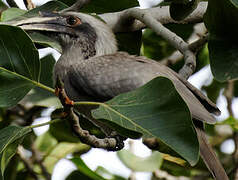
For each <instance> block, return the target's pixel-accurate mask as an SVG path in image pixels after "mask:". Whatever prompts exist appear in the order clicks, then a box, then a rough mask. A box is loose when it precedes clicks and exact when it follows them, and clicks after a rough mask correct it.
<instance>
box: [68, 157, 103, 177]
mask: <svg viewBox="0 0 238 180" xmlns="http://www.w3.org/2000/svg"><path fill="white" fill-rule="evenodd" d="M71 161H72V162H73V163H74V164H75V165H76V166H77V168H78V171H79V172H80V173H78V175H80V176H82V175H84V176H86V179H88V180H105V179H104V178H103V177H101V176H99V175H98V174H97V173H95V172H93V171H92V170H91V169H89V168H88V166H87V165H86V164H85V163H84V162H83V160H82V159H81V158H79V157H77V158H73V159H71Z"/></svg>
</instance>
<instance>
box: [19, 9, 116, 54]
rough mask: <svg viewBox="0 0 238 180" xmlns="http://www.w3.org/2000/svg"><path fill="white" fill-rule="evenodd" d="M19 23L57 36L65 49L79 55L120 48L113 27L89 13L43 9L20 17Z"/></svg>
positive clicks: (102, 52)
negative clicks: (37, 14)
mask: <svg viewBox="0 0 238 180" xmlns="http://www.w3.org/2000/svg"><path fill="white" fill-rule="evenodd" d="M17 25H18V26H19V27H21V28H22V29H24V30H29V31H39V32H41V33H43V34H45V35H47V36H50V37H52V38H54V39H56V40H57V41H59V43H60V44H61V46H62V49H63V53H64V51H71V52H72V51H73V52H74V54H75V53H76V56H77V55H79V56H80V55H83V57H84V59H87V58H89V57H92V56H95V55H104V54H111V53H115V52H116V51H117V45H116V39H115V37H114V34H113V32H112V30H111V29H110V28H109V27H108V26H107V25H106V24H105V23H104V22H103V21H101V20H99V19H97V18H95V17H94V16H91V15H88V14H83V13H76V12H64V13H40V16H39V17H34V18H30V19H26V20H22V21H19V22H18V23H17Z"/></svg>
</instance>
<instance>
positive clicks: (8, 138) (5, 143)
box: [0, 126, 31, 175]
mask: <svg viewBox="0 0 238 180" xmlns="http://www.w3.org/2000/svg"><path fill="white" fill-rule="evenodd" d="M30 131H31V128H29V127H24V128H23V127H18V126H8V127H6V128H4V129H1V130H0V155H1V173H2V175H3V173H4V170H5V168H6V166H7V164H8V162H9V161H10V159H11V158H12V156H13V155H14V154H15V153H16V149H17V146H18V145H19V144H20V143H21V142H22V140H23V138H24V136H25V135H26V134H27V133H29V132H30Z"/></svg>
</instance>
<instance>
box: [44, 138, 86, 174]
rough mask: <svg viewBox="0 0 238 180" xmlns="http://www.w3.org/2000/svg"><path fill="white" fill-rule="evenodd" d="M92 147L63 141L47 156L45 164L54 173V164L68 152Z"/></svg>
mask: <svg viewBox="0 0 238 180" xmlns="http://www.w3.org/2000/svg"><path fill="white" fill-rule="evenodd" d="M89 148H90V147H89V146H88V145H85V144H82V143H67V142H62V143H59V144H57V146H55V147H54V148H53V149H52V150H51V152H50V153H49V154H48V156H46V157H45V159H44V161H43V164H44V166H45V167H46V168H47V170H48V171H49V172H50V173H52V172H53V169H54V165H55V164H56V163H57V162H58V161H59V160H60V159H62V158H64V157H65V156H66V155H67V154H71V153H74V152H78V151H85V150H88V149H89Z"/></svg>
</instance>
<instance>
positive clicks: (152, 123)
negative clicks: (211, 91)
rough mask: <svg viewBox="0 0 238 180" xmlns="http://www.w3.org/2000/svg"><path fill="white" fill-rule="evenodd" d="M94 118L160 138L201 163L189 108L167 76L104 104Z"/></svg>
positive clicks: (186, 156)
mask: <svg viewBox="0 0 238 180" xmlns="http://www.w3.org/2000/svg"><path fill="white" fill-rule="evenodd" d="M92 115H93V117H94V118H95V119H99V120H103V119H106V120H107V121H111V122H113V123H116V124H118V125H119V126H121V127H123V128H126V129H128V130H131V131H137V132H140V133H142V134H143V137H157V138H159V139H160V140H162V141H163V142H164V143H165V144H167V145H168V146H169V147H171V148H172V149H173V150H174V151H176V152H177V153H178V154H180V155H181V156H182V157H183V158H185V159H186V160H187V161H189V163H190V164H192V165H194V164H196V162H197V160H198V156H199V144H198V140H197V136H196V133H195V130H194V127H193V124H192V121H191V117H190V112H189V109H188V107H187V105H186V104H185V102H184V101H183V99H182V98H181V97H180V95H179V94H178V93H177V91H176V89H175V87H174V85H173V83H172V82H171V81H170V80H169V79H167V78H165V77H157V78H155V79H153V80H152V81H150V82H149V83H147V84H146V85H144V86H142V87H140V88H138V89H137V90H135V91H131V92H128V93H125V94H121V95H119V96H116V97H115V98H113V99H112V100H110V101H108V102H106V103H104V104H103V103H101V105H100V106H99V108H98V109H96V110H93V111H92ZM117 131H118V132H119V133H123V132H120V129H117Z"/></svg>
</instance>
